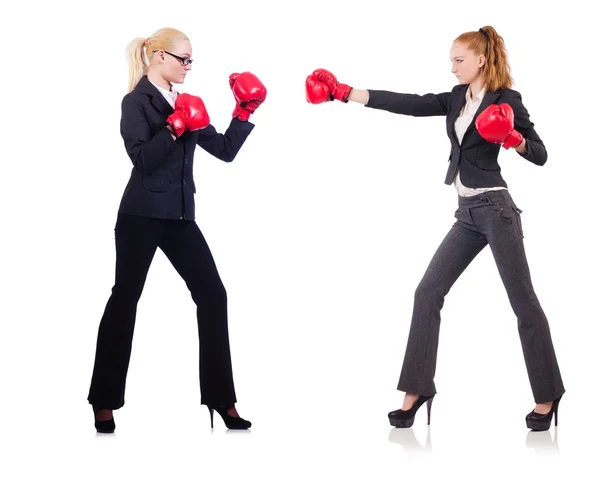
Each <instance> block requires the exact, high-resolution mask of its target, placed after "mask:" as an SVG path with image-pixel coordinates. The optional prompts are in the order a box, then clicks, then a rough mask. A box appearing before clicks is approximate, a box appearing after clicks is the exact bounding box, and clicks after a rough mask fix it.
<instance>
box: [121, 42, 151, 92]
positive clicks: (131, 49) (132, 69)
mask: <svg viewBox="0 0 600 479" xmlns="http://www.w3.org/2000/svg"><path fill="white" fill-rule="evenodd" d="M145 44H146V39H145V38H142V37H138V38H134V39H133V40H131V41H130V42H129V44H128V45H127V48H126V50H125V54H126V56H127V61H128V63H129V87H128V89H127V93H129V92H131V91H133V89H134V88H135V87H136V85H137V84H138V82H139V81H140V80H141V79H142V77H143V76H144V75H145V74H147V72H148V64H147V62H146V53H145V52H144V47H145Z"/></svg>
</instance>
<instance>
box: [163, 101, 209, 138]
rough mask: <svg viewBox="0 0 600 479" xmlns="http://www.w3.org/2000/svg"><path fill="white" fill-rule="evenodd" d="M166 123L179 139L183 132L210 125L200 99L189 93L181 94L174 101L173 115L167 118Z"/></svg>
mask: <svg viewBox="0 0 600 479" xmlns="http://www.w3.org/2000/svg"><path fill="white" fill-rule="evenodd" d="M167 123H168V124H169V125H171V127H172V128H173V130H174V131H175V136H177V137H178V138H179V136H181V134H182V133H183V132H184V131H186V130H187V131H195V130H201V129H202V128H206V127H207V126H208V125H209V124H210V118H209V117H208V112H207V111H206V108H205V106H204V102H203V101H202V98H200V97H198V96H194V95H190V94H189V93H181V94H180V95H178V96H177V99H176V100H175V108H174V111H173V113H171V115H169V116H168V117H167Z"/></svg>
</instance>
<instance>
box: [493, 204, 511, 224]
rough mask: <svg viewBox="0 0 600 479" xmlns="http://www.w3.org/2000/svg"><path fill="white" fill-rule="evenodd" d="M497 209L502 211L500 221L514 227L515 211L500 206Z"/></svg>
mask: <svg viewBox="0 0 600 479" xmlns="http://www.w3.org/2000/svg"><path fill="white" fill-rule="evenodd" d="M497 208H498V209H499V210H500V219H501V220H502V221H504V222H505V223H508V224H509V225H512V223H513V217H514V216H515V212H514V210H513V209H512V208H510V207H508V206H506V205H498V206H497Z"/></svg>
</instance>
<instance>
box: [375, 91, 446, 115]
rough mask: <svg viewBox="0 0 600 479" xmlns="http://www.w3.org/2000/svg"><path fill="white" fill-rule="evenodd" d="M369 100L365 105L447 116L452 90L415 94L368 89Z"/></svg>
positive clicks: (395, 111)
mask: <svg viewBox="0 0 600 479" xmlns="http://www.w3.org/2000/svg"><path fill="white" fill-rule="evenodd" d="M368 92H369V101H368V102H367V104H366V105H365V106H367V107H369V108H376V109H378V110H386V111H389V112H392V113H398V114H400V115H411V116H446V115H447V114H448V111H450V95H451V94H450V92H446V93H438V94H435V93H427V94H425V95H415V94H409V93H395V92H391V91H385V90H368Z"/></svg>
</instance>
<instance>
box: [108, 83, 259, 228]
mask: <svg viewBox="0 0 600 479" xmlns="http://www.w3.org/2000/svg"><path fill="white" fill-rule="evenodd" d="M171 113H173V108H172V107H171V105H169V102H167V100H166V99H165V97H163V96H162V94H161V93H160V92H159V91H158V89H157V88H156V87H155V86H154V85H153V84H152V83H150V81H149V80H148V77H147V76H144V77H143V78H142V79H141V80H140V81H139V83H138V84H137V86H136V87H135V89H134V90H133V91H132V92H130V93H128V94H127V95H125V97H124V98H123V101H122V103H121V136H122V137H123V141H124V142H125V149H126V150H127V154H128V155H129V158H131V161H132V163H133V169H132V170H131V177H130V178H129V182H128V183H127V186H126V187H125V192H124V193H123V197H122V198H121V204H120V206H119V213H125V214H132V215H141V216H150V217H153V218H165V219H187V220H193V219H195V205H194V193H196V186H195V185H194V178H193V166H194V151H195V149H196V145H198V146H200V147H202V148H203V149H204V150H205V151H207V152H208V153H210V154H211V155H213V156H215V157H216V158H219V159H220V160H223V161H226V162H230V161H233V159H234V158H235V156H236V155H237V153H238V151H239V150H240V148H241V147H242V145H243V144H244V142H245V141H246V138H247V137H248V135H249V134H250V132H251V131H252V129H253V128H254V125H253V124H252V123H250V122H247V121H241V120H238V119H237V118H234V119H232V120H231V123H230V125H229V128H227V131H226V132H225V134H222V133H217V131H216V130H215V127H214V126H212V125H209V126H208V127H206V128H204V129H202V130H198V131H192V132H190V131H186V132H184V133H183V134H182V135H181V136H180V137H179V138H177V140H173V137H172V136H171V134H170V132H169V130H168V129H167V123H166V119H167V117H168V116H169V115H170V114H171Z"/></svg>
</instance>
